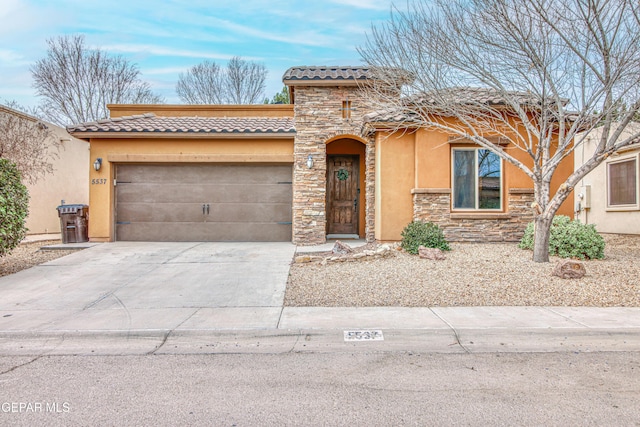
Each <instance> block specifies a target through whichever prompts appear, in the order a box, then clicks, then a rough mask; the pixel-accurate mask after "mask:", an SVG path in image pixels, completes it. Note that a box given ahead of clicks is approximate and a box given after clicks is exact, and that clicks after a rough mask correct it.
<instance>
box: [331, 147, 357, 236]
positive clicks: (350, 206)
mask: <svg viewBox="0 0 640 427" xmlns="http://www.w3.org/2000/svg"><path fill="white" fill-rule="evenodd" d="M359 160H360V159H359V157H358V156H342V155H330V156H327V234H358V216H359V215H358V209H359V201H360V200H359V193H360V189H359V188H358V186H359V183H360V177H359V167H358V166H359V163H360V162H359Z"/></svg>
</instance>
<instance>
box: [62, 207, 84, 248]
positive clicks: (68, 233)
mask: <svg viewBox="0 0 640 427" xmlns="http://www.w3.org/2000/svg"><path fill="white" fill-rule="evenodd" d="M57 209H58V216H59V217H60V233H61V234H62V243H82V242H88V241H89V230H88V228H89V227H88V222H89V206H87V205H60V206H58V208H57Z"/></svg>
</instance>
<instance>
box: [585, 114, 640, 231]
mask: <svg viewBox="0 0 640 427" xmlns="http://www.w3.org/2000/svg"><path fill="white" fill-rule="evenodd" d="M639 128H640V123H631V124H630V125H629V129H628V130H627V131H625V132H624V133H623V134H622V135H621V136H620V139H621V140H622V139H624V138H626V137H627V136H629V135H631V134H632V133H631V132H633V133H638V131H639V130H640V129H639ZM601 132H602V130H601V128H600V129H595V130H594V131H592V133H591V134H590V135H589V136H588V137H587V139H586V141H585V143H584V144H582V145H581V146H579V147H578V148H577V149H576V152H575V155H574V163H575V168H576V169H577V168H579V167H580V166H582V164H583V163H584V162H585V161H586V160H588V159H589V158H590V157H591V155H592V153H593V152H594V150H595V147H596V145H597V143H598V140H599V137H600V135H601ZM575 193H576V213H577V215H576V218H578V219H579V220H580V221H581V222H582V223H584V224H595V226H596V229H597V230H598V231H599V232H601V233H621V234H640V204H639V202H640V142H638V143H635V144H632V145H630V146H628V147H626V148H624V149H622V150H620V151H618V152H617V153H616V154H614V155H613V156H610V157H609V158H608V159H606V160H605V161H604V162H602V163H601V164H600V165H599V166H598V167H596V168H595V169H594V170H593V171H591V172H590V173H589V174H588V175H587V176H585V177H584V178H583V179H582V181H581V182H580V186H577V187H576V189H575Z"/></svg>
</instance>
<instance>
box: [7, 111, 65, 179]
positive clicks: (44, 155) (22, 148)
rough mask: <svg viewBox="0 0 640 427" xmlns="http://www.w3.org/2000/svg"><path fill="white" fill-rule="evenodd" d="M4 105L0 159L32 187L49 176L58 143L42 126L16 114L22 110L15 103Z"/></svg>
mask: <svg viewBox="0 0 640 427" xmlns="http://www.w3.org/2000/svg"><path fill="white" fill-rule="evenodd" d="M8 105H9V107H5V106H3V105H0V158H3V159H8V160H10V161H12V162H13V163H14V164H15V165H16V167H17V169H18V171H20V174H21V175H22V178H23V179H24V180H25V181H27V182H29V183H31V184H34V183H35V182H36V181H38V179H40V178H42V177H43V176H45V175H46V174H48V173H52V172H53V165H52V163H51V161H52V160H53V159H54V158H55V157H56V156H57V148H58V147H59V142H58V140H57V138H55V135H54V134H53V132H52V130H51V129H50V128H49V127H48V126H47V125H46V124H45V123H43V122H41V121H40V120H38V119H36V118H35V117H33V116H30V115H28V114H25V113H23V112H21V111H18V110H22V108H21V107H20V106H19V105H17V104H16V103H15V101H14V102H10V103H8Z"/></svg>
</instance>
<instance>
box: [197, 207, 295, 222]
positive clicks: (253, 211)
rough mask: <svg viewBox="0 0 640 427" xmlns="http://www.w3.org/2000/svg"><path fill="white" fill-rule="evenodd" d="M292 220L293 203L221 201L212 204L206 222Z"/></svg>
mask: <svg viewBox="0 0 640 427" xmlns="http://www.w3.org/2000/svg"><path fill="white" fill-rule="evenodd" d="M265 218H269V220H271V221H272V222H291V205H290V204H285V203H279V204H278V203H269V204H267V203H265V204H261V205H255V204H246V203H220V204H216V205H212V206H211V210H210V213H209V215H206V216H205V221H206V222H245V223H246V222H262V221H264V219H265Z"/></svg>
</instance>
